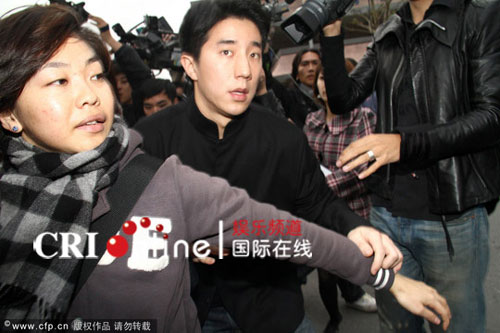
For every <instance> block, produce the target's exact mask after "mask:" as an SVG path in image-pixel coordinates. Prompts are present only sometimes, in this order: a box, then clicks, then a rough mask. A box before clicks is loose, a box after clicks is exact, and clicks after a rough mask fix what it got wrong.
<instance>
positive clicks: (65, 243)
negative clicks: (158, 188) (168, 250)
mask: <svg viewBox="0 0 500 333" xmlns="http://www.w3.org/2000/svg"><path fill="white" fill-rule="evenodd" d="M137 219H138V218H137V217H133V218H132V219H131V220H128V221H126V222H125V223H123V225H122V227H121V230H120V231H121V232H123V233H124V234H126V235H129V236H134V235H136V234H139V233H144V234H150V235H154V236H153V237H152V238H159V237H158V236H157V235H158V234H160V235H161V238H162V239H163V240H167V239H168V232H170V231H171V229H172V223H171V222H170V219H166V218H149V217H142V218H140V220H139V221H137ZM134 220H136V221H134ZM152 221H153V222H152ZM137 222H138V223H137ZM155 222H156V223H155ZM138 225H139V227H138ZM152 227H153V228H154V229H152ZM151 229H152V230H151ZM120 231H119V232H118V233H117V234H116V235H114V236H112V237H111V238H110V239H109V240H108V242H107V243H106V250H107V253H109V254H110V255H111V256H113V257H115V258H119V257H122V256H124V255H125V254H126V253H127V251H128V249H129V243H128V241H127V239H126V238H125V237H124V236H121V235H120V234H119V233H120ZM86 235H87V239H88V252H87V254H86V255H83V254H82V252H81V251H80V250H79V249H78V245H79V244H80V243H81V241H82V238H81V236H80V235H79V234H77V233H74V232H59V233H52V232H44V233H42V234H40V235H38V236H37V237H36V239H35V241H34V242H33V250H34V251H35V252H36V253H37V254H38V255H39V256H40V257H42V258H44V259H52V258H54V257H55V256H58V255H59V256H58V257H59V258H61V259H68V258H78V259H83V258H89V259H97V255H96V253H95V239H96V236H97V233H95V232H88V233H86ZM45 237H49V238H52V239H53V240H54V241H55V242H59V241H60V249H61V251H60V253H59V251H55V252H53V253H50V254H47V253H45V251H44V249H43V248H42V247H43V240H44V238H45Z"/></svg>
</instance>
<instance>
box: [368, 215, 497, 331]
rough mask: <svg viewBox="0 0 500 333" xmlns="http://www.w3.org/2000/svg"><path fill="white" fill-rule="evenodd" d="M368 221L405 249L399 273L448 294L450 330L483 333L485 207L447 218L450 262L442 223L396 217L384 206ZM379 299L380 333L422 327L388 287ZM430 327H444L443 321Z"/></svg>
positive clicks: (439, 328) (439, 329)
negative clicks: (451, 251) (452, 252)
mask: <svg viewBox="0 0 500 333" xmlns="http://www.w3.org/2000/svg"><path fill="white" fill-rule="evenodd" d="M370 221H371V223H372V225H373V226H374V227H376V228H378V229H379V230H381V231H382V232H384V233H386V234H387V235H389V237H390V238H391V239H392V240H393V241H394V243H395V244H396V245H397V246H398V247H399V249H400V250H401V252H402V253H403V256H404V257H403V268H402V269H401V271H400V273H401V274H403V275H405V276H408V277H410V278H413V279H415V280H420V281H424V282H425V283H427V284H428V285H430V286H432V287H434V288H435V289H436V290H437V291H438V292H439V293H440V294H441V295H442V296H444V297H445V298H446V300H447V301H448V305H449V306H450V309H451V314H452V319H451V322H450V327H449V329H448V332H453V333H454V332H474V333H476V332H478V333H481V332H485V326H486V324H485V321H486V319H485V301H484V291H483V285H484V280H485V277H486V272H487V269H488V260H489V248H488V234H489V224H488V216H487V213H486V210H485V209H484V208H483V207H476V208H473V209H470V210H468V211H466V212H465V213H464V214H462V215H461V216H460V217H459V218H457V219H454V220H452V221H449V222H447V223H446V226H447V228H448V232H449V234H450V237H451V242H452V244H453V248H454V250H455V255H454V257H453V261H451V262H450V257H449V253H448V250H447V247H446V238H445V232H444V229H443V226H442V225H441V222H437V221H425V220H414V219H408V218H401V217H393V216H392V214H391V213H390V212H389V211H387V210H386V209H385V208H383V207H372V210H371V215H370ZM376 298H377V306H378V311H379V318H380V331H381V332H423V331H424V329H423V319H422V318H421V317H417V316H414V315H412V314H411V313H409V312H408V311H406V310H404V309H403V308H402V307H401V306H399V304H398V303H397V302H396V300H395V299H394V297H393V296H392V295H391V294H390V293H389V292H387V291H385V292H377V293H376ZM430 327H431V330H432V332H442V328H441V327H439V326H436V325H432V324H431V325H430Z"/></svg>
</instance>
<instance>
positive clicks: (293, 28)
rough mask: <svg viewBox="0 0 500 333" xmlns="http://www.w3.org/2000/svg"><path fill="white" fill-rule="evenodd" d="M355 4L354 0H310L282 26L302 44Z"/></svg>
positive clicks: (293, 38)
mask: <svg viewBox="0 0 500 333" xmlns="http://www.w3.org/2000/svg"><path fill="white" fill-rule="evenodd" d="M353 4H354V0H308V1H307V2H306V3H305V4H304V5H303V6H302V7H300V8H299V9H297V11H296V12H295V13H294V14H293V15H291V16H290V17H289V18H287V19H286V20H285V21H284V22H283V23H282V24H281V28H282V29H283V30H284V31H285V32H286V33H287V34H288V36H290V38H291V39H292V40H293V41H294V42H295V43H296V44H300V43H302V42H304V41H306V40H309V39H311V38H312V37H314V35H315V34H316V33H317V32H318V31H320V30H321V28H322V27H323V26H325V25H326V24H327V23H328V22H332V21H335V20H337V19H339V18H341V17H342V16H344V15H345V13H346V12H347V11H348V10H349V9H351V7H352V5H353Z"/></svg>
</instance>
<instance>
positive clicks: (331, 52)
mask: <svg viewBox="0 0 500 333" xmlns="http://www.w3.org/2000/svg"><path fill="white" fill-rule="evenodd" d="M320 42H321V54H322V57H321V58H322V59H321V63H322V65H323V69H324V70H323V72H324V78H325V85H326V87H327V89H326V92H327V97H328V104H329V105H330V109H331V110H332V112H333V113H336V114H342V113H346V112H349V111H351V110H352V109H354V108H356V107H358V106H359V105H360V104H361V103H363V102H364V101H365V100H366V98H368V96H370V94H371V93H372V92H373V90H374V86H375V84H374V83H375V78H376V73H377V58H376V54H375V50H374V47H373V45H370V47H369V48H368V50H367V52H366V53H365V55H364V56H363V58H362V59H361V60H360V62H359V63H358V65H357V66H356V68H355V69H354V70H353V71H352V72H351V74H350V76H349V75H348V74H347V71H346V68H345V60H344V38H343V35H340V36H336V37H325V36H324V35H323V34H321V38H320Z"/></svg>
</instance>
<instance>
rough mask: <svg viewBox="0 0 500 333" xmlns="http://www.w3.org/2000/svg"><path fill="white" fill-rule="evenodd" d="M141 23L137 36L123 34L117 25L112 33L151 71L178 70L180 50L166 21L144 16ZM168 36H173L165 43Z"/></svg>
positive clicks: (175, 37) (161, 18) (122, 30)
mask: <svg viewBox="0 0 500 333" xmlns="http://www.w3.org/2000/svg"><path fill="white" fill-rule="evenodd" d="M143 22H144V24H145V27H144V28H139V29H137V30H136V31H137V35H134V34H132V33H131V32H125V30H124V29H123V27H122V26H121V25H120V24H119V23H117V24H115V25H113V31H114V32H116V34H117V35H118V36H119V37H120V42H121V43H127V44H129V45H131V46H132V47H133V48H134V49H135V50H136V51H137V53H138V54H139V56H140V57H141V58H142V59H143V60H144V61H145V62H146V63H147V64H148V66H149V67H150V68H151V69H163V68H172V69H179V68H180V67H181V65H180V54H181V50H180V48H179V47H178V45H179V42H178V38H177V36H176V35H174V31H173V30H172V28H171V27H170V25H169V24H168V22H167V20H165V18H164V17H160V18H157V17H156V16H145V17H144V21H143ZM169 34H170V35H173V36H172V37H171V39H170V40H168V41H165V40H164V36H165V35H169Z"/></svg>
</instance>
